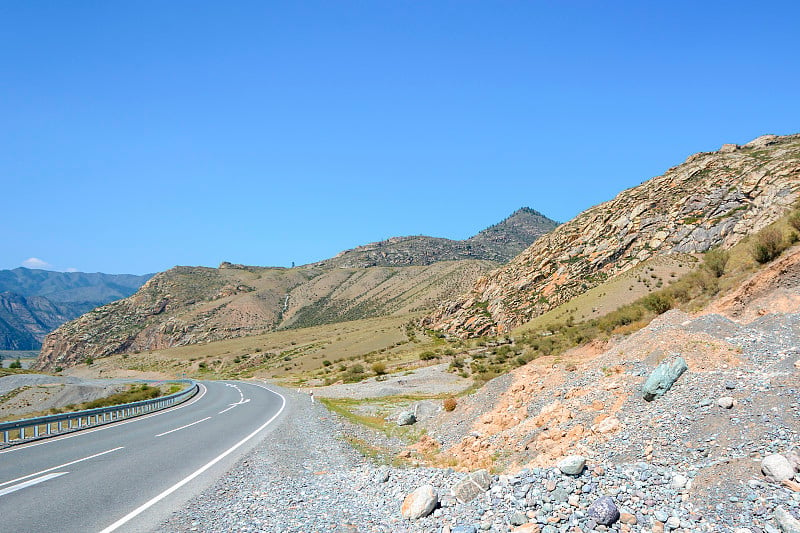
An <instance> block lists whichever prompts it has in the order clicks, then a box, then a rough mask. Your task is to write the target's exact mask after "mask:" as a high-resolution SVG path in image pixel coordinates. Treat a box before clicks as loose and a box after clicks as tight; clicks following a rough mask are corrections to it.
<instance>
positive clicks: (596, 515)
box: [586, 496, 619, 526]
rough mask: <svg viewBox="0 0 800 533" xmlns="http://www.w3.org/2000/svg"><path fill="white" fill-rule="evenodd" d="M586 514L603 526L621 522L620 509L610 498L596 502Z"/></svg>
mask: <svg viewBox="0 0 800 533" xmlns="http://www.w3.org/2000/svg"><path fill="white" fill-rule="evenodd" d="M586 514H587V515H588V516H589V517H590V518H593V519H594V521H595V522H597V523H598V524H600V525H603V526H610V525H611V524H613V523H614V522H616V521H617V520H619V509H617V505H616V504H615V503H614V500H612V499H611V498H610V497H608V496H601V497H600V498H598V499H597V500H595V502H594V503H593V504H592V505H590V506H589V510H588V511H587V513H586Z"/></svg>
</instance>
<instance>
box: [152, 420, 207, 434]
mask: <svg viewBox="0 0 800 533" xmlns="http://www.w3.org/2000/svg"><path fill="white" fill-rule="evenodd" d="M209 418H211V417H210V416H207V417H205V418H204V419H202V420H198V421H197V422H192V423H191V424H186V425H185V426H181V427H179V428H175V429H170V430H169V431H165V432H164V433H159V434H158V435H156V437H163V436H164V435H169V434H170V433H174V432H176V431H180V430H182V429H185V428H188V427H190V426H193V425H195V424H199V423H200V422H205V421H206V420H208V419H209Z"/></svg>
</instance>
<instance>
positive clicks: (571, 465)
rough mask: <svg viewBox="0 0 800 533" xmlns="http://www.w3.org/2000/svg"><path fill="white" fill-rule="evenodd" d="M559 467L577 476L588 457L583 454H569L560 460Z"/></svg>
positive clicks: (563, 471) (562, 470) (570, 474)
mask: <svg viewBox="0 0 800 533" xmlns="http://www.w3.org/2000/svg"><path fill="white" fill-rule="evenodd" d="M557 466H558V469H559V470H561V472H562V473H564V474H567V475H569V476H577V475H579V474H580V473H581V472H583V468H584V467H585V466H586V458H585V457H583V456H582V455H568V456H566V457H564V458H563V459H561V460H560V461H559V462H558V465H557Z"/></svg>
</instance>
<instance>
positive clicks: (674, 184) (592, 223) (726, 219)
mask: <svg viewBox="0 0 800 533" xmlns="http://www.w3.org/2000/svg"><path fill="white" fill-rule="evenodd" d="M798 187H800V135H791V136H786V137H777V136H774V135H766V136H763V137H759V138H758V139H755V140H754V141H752V142H750V143H748V144H745V145H744V146H741V147H740V146H736V145H725V146H723V147H722V149H720V150H719V151H717V152H709V153H699V154H695V155H693V156H691V157H689V158H688V159H687V160H686V161H685V162H684V163H683V164H681V165H678V166H676V167H673V168H671V169H669V170H668V171H667V172H666V173H664V174H663V175H662V176H658V177H655V178H653V179H650V180H648V181H646V182H644V183H643V184H642V185H639V186H638V187H634V188H632V189H629V190H626V191H623V192H621V193H620V194H619V195H618V196H617V197H616V198H614V199H613V200H611V201H609V202H605V203H603V204H600V205H597V206H595V207H592V208H590V209H588V210H586V211H584V212H583V213H581V214H580V215H578V216H577V217H576V218H574V219H573V220H571V221H569V222H567V223H565V224H562V225H561V226H559V227H558V228H556V229H555V230H554V231H553V232H552V233H549V234H547V235H545V236H543V237H542V238H541V239H539V240H537V241H536V242H534V244H533V245H531V246H530V247H529V248H528V249H526V250H525V251H524V252H523V253H521V254H520V255H519V256H517V257H516V258H514V259H513V260H512V261H511V262H510V263H508V264H507V265H505V266H503V267H501V268H499V269H498V270H496V271H494V272H492V273H490V274H489V275H488V276H486V277H484V278H481V279H480V280H478V282H477V283H476V284H475V286H474V287H473V288H472V290H471V291H470V292H469V293H467V294H466V295H464V296H461V297H459V298H456V299H451V300H450V301H449V302H447V303H446V304H443V305H442V306H441V307H440V308H439V309H438V310H437V311H436V312H435V313H434V314H432V315H431V316H429V317H428V318H427V319H426V321H425V323H426V324H428V325H431V326H433V327H435V328H436V329H439V330H442V331H446V332H450V333H453V334H457V335H459V336H477V335H483V334H494V333H504V332H507V331H509V330H511V329H513V328H515V327H517V326H519V325H521V324H524V323H525V322H527V321H529V320H531V319H532V318H534V317H536V316H538V315H540V314H542V313H544V312H546V311H548V310H550V309H552V308H554V307H556V306H558V305H559V304H562V303H564V302H566V301H568V300H570V299H572V298H574V297H575V296H577V295H579V294H582V293H584V292H586V291H587V290H589V289H591V288H592V287H595V286H597V285H599V284H600V283H602V282H603V281H605V280H607V279H609V278H611V277H613V276H616V275H618V274H620V273H622V272H625V271H627V270H629V269H631V268H633V267H635V266H636V265H638V264H640V263H642V262H643V261H646V260H647V259H649V258H651V257H654V256H658V255H667V254H675V253H693V252H703V251H706V250H708V249H709V248H712V247H714V246H717V245H721V246H725V247H728V246H731V245H733V244H735V243H736V242H739V241H740V240H741V239H743V238H744V237H745V236H747V235H748V234H751V233H753V232H754V231H757V230H759V229H761V228H763V227H764V226H766V225H768V224H769V223H771V222H772V221H774V220H775V219H777V218H778V217H779V216H780V215H781V214H782V213H783V211H785V209H786V208H787V207H788V206H789V205H791V204H792V202H794V201H795V200H796V198H797V195H798Z"/></svg>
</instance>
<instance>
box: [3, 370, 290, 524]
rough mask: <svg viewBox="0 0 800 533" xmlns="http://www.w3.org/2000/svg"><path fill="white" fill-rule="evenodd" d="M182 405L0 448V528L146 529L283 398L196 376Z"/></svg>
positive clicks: (242, 447) (271, 415)
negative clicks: (193, 392) (195, 389)
mask: <svg viewBox="0 0 800 533" xmlns="http://www.w3.org/2000/svg"><path fill="white" fill-rule="evenodd" d="M200 385H201V386H200V392H199V394H198V395H197V396H195V397H194V398H193V399H191V400H189V401H188V402H186V403H185V404H181V405H180V406H177V407H174V408H172V409H168V410H166V411H161V412H158V413H153V414H150V415H146V416H143V417H139V418H135V419H131V420H126V421H122V422H119V423H115V424H112V425H108V426H103V427H100V428H96V429H91V430H86V431H82V432H77V433H72V434H69V435H65V436H62V437H56V438H52V439H47V440H43V441H38V442H34V443H31V444H28V445H24V446H18V447H14V448H10V449H8V450H4V451H2V452H0V530H2V531H17V532H27V531H30V532H40V531H64V532H69V531H76V532H82V533H85V532H90V531H102V532H104V533H110V532H111V531H118V532H131V531H153V530H154V529H155V528H156V526H157V525H158V523H159V522H160V521H162V520H163V519H164V518H166V517H167V516H168V515H169V513H170V512H172V511H173V510H174V509H177V508H179V507H180V506H181V505H183V504H184V503H185V502H186V501H187V500H188V499H189V498H190V497H191V496H193V495H195V494H197V493H198V492H200V491H201V490H202V489H203V488H205V487H207V486H208V485H209V484H210V483H211V482H212V481H214V479H215V478H216V477H217V476H218V475H219V474H221V473H222V472H224V471H225V470H226V469H227V468H228V467H230V466H231V465H232V464H233V463H234V462H235V461H236V460H237V459H238V458H239V457H241V456H242V455H243V454H244V453H245V452H246V451H247V450H249V449H250V448H252V447H253V446H254V445H255V444H256V443H257V441H258V438H257V437H258V436H260V435H261V434H263V432H265V431H268V430H271V429H272V428H274V426H275V425H276V423H277V421H278V420H279V417H280V414H281V413H282V411H283V407H284V405H285V402H286V400H285V398H284V397H283V396H281V395H280V394H278V393H277V392H273V391H272V390H270V389H268V388H266V387H265V386H263V385H261V384H256V383H253V382H235V381H230V382H224V381H219V382H202V383H201V384H200Z"/></svg>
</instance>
